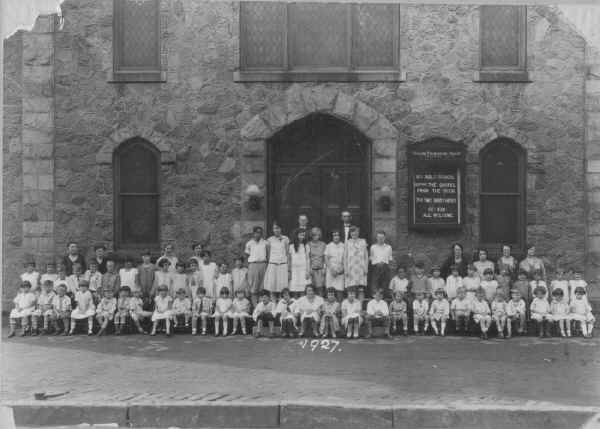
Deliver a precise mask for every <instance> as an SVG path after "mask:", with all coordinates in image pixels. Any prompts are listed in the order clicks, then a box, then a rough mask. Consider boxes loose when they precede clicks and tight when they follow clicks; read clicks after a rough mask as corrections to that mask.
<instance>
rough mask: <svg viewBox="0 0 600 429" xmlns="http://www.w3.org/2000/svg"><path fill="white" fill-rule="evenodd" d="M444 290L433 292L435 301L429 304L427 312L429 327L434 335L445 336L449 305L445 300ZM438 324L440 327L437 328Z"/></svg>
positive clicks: (439, 289)
mask: <svg viewBox="0 0 600 429" xmlns="http://www.w3.org/2000/svg"><path fill="white" fill-rule="evenodd" d="M444 295H445V293H444V288H443V287H441V288H438V289H436V290H435V292H434V297H435V299H434V300H433V302H432V303H431V308H430V310H429V319H430V320H431V327H432V328H433V332H434V333H435V335H441V336H442V337H443V336H445V335H446V323H447V322H448V318H449V317H450V304H448V300H447V299H446V298H445V296H444ZM438 323H439V324H440V327H439V328H438Z"/></svg>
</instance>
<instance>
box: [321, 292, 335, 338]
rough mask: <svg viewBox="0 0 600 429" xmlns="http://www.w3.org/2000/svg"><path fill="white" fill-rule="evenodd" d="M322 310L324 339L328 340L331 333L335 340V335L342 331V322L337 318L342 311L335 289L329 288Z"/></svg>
mask: <svg viewBox="0 0 600 429" xmlns="http://www.w3.org/2000/svg"><path fill="white" fill-rule="evenodd" d="M322 309H323V310H322V311H323V315H322V316H321V333H322V335H323V338H327V336H328V335H329V333H331V337H332V338H335V337H336V334H335V333H336V332H337V331H338V329H340V322H339V320H338V316H337V315H338V313H339V311H340V304H339V302H337V301H336V299H335V289H334V288H332V287H330V288H327V299H326V300H325V302H324V303H323V306H322Z"/></svg>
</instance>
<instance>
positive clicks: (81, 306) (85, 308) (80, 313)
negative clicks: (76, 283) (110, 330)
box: [71, 290, 96, 320]
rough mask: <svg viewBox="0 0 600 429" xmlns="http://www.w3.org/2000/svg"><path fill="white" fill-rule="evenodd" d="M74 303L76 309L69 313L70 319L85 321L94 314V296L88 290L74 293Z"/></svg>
mask: <svg viewBox="0 0 600 429" xmlns="http://www.w3.org/2000/svg"><path fill="white" fill-rule="evenodd" d="M75 302H77V307H76V308H75V310H73V311H72V312H71V319H78V320H79V319H87V318H88V317H93V316H94V314H96V307H95V306H94V296H93V295H92V292H90V291H89V290H86V291H85V292H82V291H77V292H76V293H75Z"/></svg>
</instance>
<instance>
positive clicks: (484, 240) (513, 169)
mask: <svg viewBox="0 0 600 429" xmlns="http://www.w3.org/2000/svg"><path fill="white" fill-rule="evenodd" d="M525 161H526V157H525V150H523V148H522V147H521V146H520V145H519V144H517V143H515V142H514V141H512V140H510V139H507V138H498V139H496V140H494V141H492V142H490V143H488V144H487V145H486V146H485V147H484V148H483V149H482V150H481V152H480V165H481V175H480V176H481V187H480V189H481V192H480V206H479V207H480V212H479V215H480V216H479V219H480V221H479V225H480V242H481V245H482V246H485V247H487V248H496V247H498V246H499V245H500V244H501V243H506V244H510V245H511V246H512V247H513V249H515V250H517V251H519V250H523V248H524V246H525V235H526V234H525V227H526V225H525V213H526V203H525V189H526V172H525V168H526V165H525Z"/></svg>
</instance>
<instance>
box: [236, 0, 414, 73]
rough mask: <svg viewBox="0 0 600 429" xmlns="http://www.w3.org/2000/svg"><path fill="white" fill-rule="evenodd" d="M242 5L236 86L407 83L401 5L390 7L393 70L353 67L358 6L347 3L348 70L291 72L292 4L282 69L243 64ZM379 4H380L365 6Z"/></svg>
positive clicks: (286, 13) (286, 14) (301, 69)
mask: <svg viewBox="0 0 600 429" xmlns="http://www.w3.org/2000/svg"><path fill="white" fill-rule="evenodd" d="M243 3H244V2H242V3H240V8H239V13H238V34H239V37H238V42H239V48H240V49H239V51H238V70H236V71H235V72H234V81H235V82H402V81H405V80H406V72H405V71H403V70H402V69H401V63H400V6H399V4H391V3H381V4H386V5H387V4H390V5H393V6H394V7H395V11H394V16H393V29H392V30H393V33H394V34H393V43H394V46H393V52H392V55H393V65H392V66H391V67H364V66H362V67H356V66H355V63H353V61H352V58H353V55H352V50H353V44H354V37H355V35H356V33H355V30H354V22H355V16H356V10H357V9H356V7H357V6H358V4H355V3H345V4H344V6H345V7H346V28H348V29H349V30H348V32H347V33H348V34H347V37H346V45H345V46H346V57H347V66H345V67H339V66H337V67H318V66H300V67H298V66H296V67H294V68H291V64H292V63H293V61H292V59H291V56H292V55H291V52H290V49H291V48H290V44H291V43H290V40H291V39H290V38H291V37H293V35H291V33H290V31H289V28H290V20H289V16H290V13H289V9H290V7H291V6H292V5H293V3H285V8H284V17H283V19H284V20H285V24H284V25H283V61H282V62H283V67H281V68H279V67H247V66H246V65H245V64H244V59H245V57H244V55H243V54H242V45H243V43H242V40H241V37H242V35H243V32H242V7H243ZM366 4H367V5H368V4H373V5H375V4H377V3H366Z"/></svg>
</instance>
